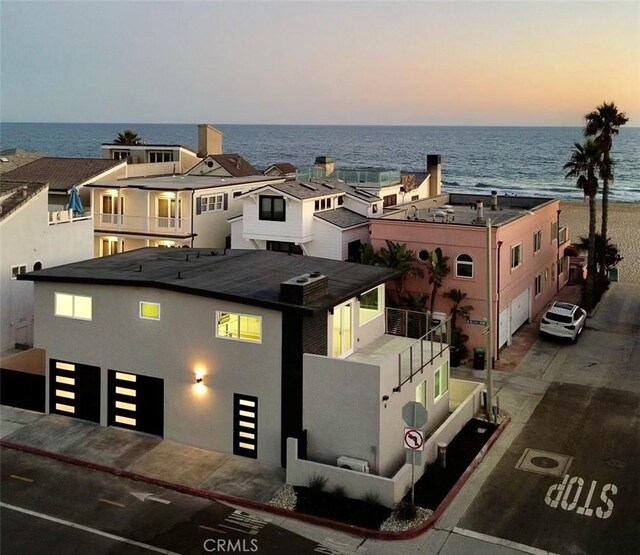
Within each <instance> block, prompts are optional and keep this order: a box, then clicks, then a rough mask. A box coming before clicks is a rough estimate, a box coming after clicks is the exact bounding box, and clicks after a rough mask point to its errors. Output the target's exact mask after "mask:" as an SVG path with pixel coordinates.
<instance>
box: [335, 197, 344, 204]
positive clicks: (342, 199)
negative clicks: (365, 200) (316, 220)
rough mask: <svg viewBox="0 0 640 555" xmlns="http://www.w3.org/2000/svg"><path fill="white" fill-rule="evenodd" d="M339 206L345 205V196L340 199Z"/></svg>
mask: <svg viewBox="0 0 640 555" xmlns="http://www.w3.org/2000/svg"><path fill="white" fill-rule="evenodd" d="M337 202H338V206H342V205H343V204H344V196H341V197H338V200H337Z"/></svg>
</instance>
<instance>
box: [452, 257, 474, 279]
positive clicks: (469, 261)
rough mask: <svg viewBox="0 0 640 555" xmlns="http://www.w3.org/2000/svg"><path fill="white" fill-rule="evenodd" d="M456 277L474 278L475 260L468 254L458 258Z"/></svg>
mask: <svg viewBox="0 0 640 555" xmlns="http://www.w3.org/2000/svg"><path fill="white" fill-rule="evenodd" d="M456 277H463V278H472V277H473V258H471V256H470V255H468V254H460V255H458V257H457V258H456Z"/></svg>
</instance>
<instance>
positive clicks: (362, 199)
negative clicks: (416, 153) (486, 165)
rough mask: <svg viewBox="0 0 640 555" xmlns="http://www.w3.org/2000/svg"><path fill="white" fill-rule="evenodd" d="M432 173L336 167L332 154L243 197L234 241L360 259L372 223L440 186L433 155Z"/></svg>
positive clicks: (233, 225)
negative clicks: (281, 180) (292, 176)
mask: <svg viewBox="0 0 640 555" xmlns="http://www.w3.org/2000/svg"><path fill="white" fill-rule="evenodd" d="M428 161H429V164H430V165H428V171H427V173H426V174H421V175H420V176H417V177H416V175H415V174H409V175H403V174H402V173H401V172H399V171H393V170H391V171H389V170H339V169H338V170H336V169H335V168H334V167H333V161H332V160H331V159H330V158H328V157H319V158H317V159H316V164H315V165H314V166H312V167H309V168H303V169H301V170H298V172H297V173H296V178H295V179H290V178H287V181H285V182H282V183H279V184H271V185H265V186H264V187H261V188H259V189H255V190H253V191H251V192H249V193H247V194H245V195H243V196H242V197H241V199H242V214H240V215H238V216H236V217H233V218H231V219H230V220H229V221H230V223H231V246H232V247H233V248H243V249H245V248H246V249H266V250H274V251H281V252H289V253H293V254H305V255H308V256H321V257H324V258H332V259H334V260H355V259H356V258H357V257H358V255H359V252H360V247H361V245H363V244H367V243H369V222H370V220H371V219H373V218H378V217H380V216H382V215H383V214H384V212H385V210H386V211H389V210H393V208H394V207H395V206H396V205H397V204H398V203H399V202H400V201H402V200H403V199H409V198H410V199H414V200H416V201H417V200H418V199H424V198H427V197H428V196H429V195H431V194H432V193H434V192H436V191H439V190H440V177H441V173H440V172H441V162H440V157H439V156H429V157H428Z"/></svg>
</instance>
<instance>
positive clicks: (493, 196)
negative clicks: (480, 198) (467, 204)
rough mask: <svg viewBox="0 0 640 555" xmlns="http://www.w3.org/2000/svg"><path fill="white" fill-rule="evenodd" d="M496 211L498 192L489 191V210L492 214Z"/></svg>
mask: <svg viewBox="0 0 640 555" xmlns="http://www.w3.org/2000/svg"><path fill="white" fill-rule="evenodd" d="M497 209H498V191H491V210H493V211H494V212H495V211H496V210H497Z"/></svg>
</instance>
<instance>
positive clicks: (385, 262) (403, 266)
mask: <svg viewBox="0 0 640 555" xmlns="http://www.w3.org/2000/svg"><path fill="white" fill-rule="evenodd" d="M386 243H387V246H386V248H385V247H382V248H381V249H380V251H379V252H378V254H377V258H378V262H377V265H378V266H383V267H385V268H393V269H394V270H398V271H399V272H400V276H399V277H397V278H396V279H395V280H394V281H395V288H396V301H397V303H398V306H401V304H402V300H403V298H404V286H405V283H406V281H407V278H408V277H418V278H421V277H423V276H424V272H423V271H422V268H420V266H418V263H417V260H416V255H415V254H414V252H413V251H412V250H410V249H408V248H407V245H405V244H404V243H403V244H402V245H401V244H400V243H394V242H393V241H389V240H387V241H386Z"/></svg>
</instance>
